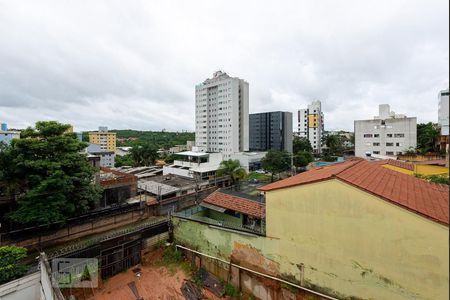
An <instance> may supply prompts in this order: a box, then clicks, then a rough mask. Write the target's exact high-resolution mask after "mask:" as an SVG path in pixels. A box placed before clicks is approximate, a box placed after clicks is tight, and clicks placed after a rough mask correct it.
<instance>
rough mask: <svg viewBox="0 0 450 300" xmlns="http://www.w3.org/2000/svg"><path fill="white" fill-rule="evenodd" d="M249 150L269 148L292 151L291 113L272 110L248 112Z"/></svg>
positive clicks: (265, 149)
mask: <svg viewBox="0 0 450 300" xmlns="http://www.w3.org/2000/svg"><path fill="white" fill-rule="evenodd" d="M249 120H250V121H249V122H250V123H249V124H250V137H249V140H250V145H249V148H250V151H267V150H270V149H276V150H286V151H288V152H290V153H292V135H293V130H292V113H291V112H284V111H274V112H265V113H256V114H250V116H249Z"/></svg>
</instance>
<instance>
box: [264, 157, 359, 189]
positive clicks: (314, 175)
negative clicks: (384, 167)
mask: <svg viewBox="0 0 450 300" xmlns="http://www.w3.org/2000/svg"><path fill="white" fill-rule="evenodd" d="M360 161H361V160H351V161H345V162H343V163H338V164H333V165H329V166H325V167H318V168H314V169H311V170H309V171H307V172H303V173H300V174H298V175H296V176H292V177H289V178H286V179H284V180H280V181H276V182H273V183H269V184H267V185H265V186H262V187H260V188H259V190H261V191H271V190H276V189H280V188H286V187H290V186H296V185H300V184H305V183H311V182H317V181H322V180H327V179H329V178H330V177H332V176H334V175H336V174H339V173H340V172H342V171H343V170H345V169H347V168H349V167H351V166H353V165H355V164H357V163H358V162H360Z"/></svg>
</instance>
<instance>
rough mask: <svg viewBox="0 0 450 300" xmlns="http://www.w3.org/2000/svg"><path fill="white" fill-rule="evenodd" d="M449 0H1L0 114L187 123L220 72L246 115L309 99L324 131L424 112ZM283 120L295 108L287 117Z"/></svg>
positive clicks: (425, 117) (436, 75)
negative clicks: (384, 107)
mask: <svg viewBox="0 0 450 300" xmlns="http://www.w3.org/2000/svg"><path fill="white" fill-rule="evenodd" d="M448 5H449V4H448V1H446V0H436V1H424V0H419V1H414V2H410V1H400V0H397V1H388V0H385V1H350V0H348V1H339V2H337V1H331V0H330V1H320V2H317V1H301V2H298V1H264V2H260V1H230V0H228V1H206V0H203V1H195V2H191V1H181V0H180V1H137V0H136V1H128V2H123V1H13V0H10V1H8V0H5V1H0V45H1V46H0V120H1V121H6V122H8V123H9V124H10V127H25V126H28V125H32V124H33V123H34V122H35V121H37V120H43V119H57V120H60V121H62V122H69V123H71V124H73V125H74V126H75V129H76V130H89V129H95V128H97V126H99V125H107V126H109V127H110V128H136V129H146V130H160V129H162V128H166V129H168V130H193V128H194V86H195V84H197V83H199V82H202V81H203V80H204V79H205V78H207V77H210V76H211V74H212V73H213V72H214V71H216V70H218V69H222V70H224V71H226V72H228V73H229V74H230V75H232V76H238V77H240V78H244V79H246V80H247V81H248V82H249V83H250V111H251V112H259V111H269V110H288V111H292V112H296V110H297V109H299V108H302V107H304V106H306V105H307V103H308V102H310V101H312V100H315V99H320V100H322V105H323V108H324V110H325V114H326V115H325V119H326V128H327V129H348V130H351V129H352V127H353V120H354V119H364V118H368V117H371V116H373V115H376V114H377V105H378V104H379V103H389V104H391V107H392V109H393V110H394V111H396V112H398V113H405V114H407V115H414V116H417V117H418V119H419V121H422V122H424V121H436V119H437V93H438V91H439V90H441V89H444V88H447V87H448V85H449V80H448V72H449V69H448V66H449V54H448V52H449V49H448V43H449V40H448V37H449V32H448V25H449V24H448V21H449V15H448ZM294 115H295V113H294Z"/></svg>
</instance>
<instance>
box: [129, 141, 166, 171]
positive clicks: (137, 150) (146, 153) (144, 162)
mask: <svg viewBox="0 0 450 300" xmlns="http://www.w3.org/2000/svg"><path fill="white" fill-rule="evenodd" d="M157 151H158V150H157V149H156V148H155V147H154V146H153V145H152V144H150V143H144V144H137V145H134V146H133V148H131V150H130V153H131V157H132V158H133V160H134V165H135V166H151V165H154V164H155V160H156V159H157V158H158V156H159V155H158V152H157Z"/></svg>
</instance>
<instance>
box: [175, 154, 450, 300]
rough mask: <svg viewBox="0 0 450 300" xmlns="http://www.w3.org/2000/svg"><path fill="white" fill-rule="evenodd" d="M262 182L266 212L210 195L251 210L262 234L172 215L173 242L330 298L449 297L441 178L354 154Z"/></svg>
mask: <svg viewBox="0 0 450 300" xmlns="http://www.w3.org/2000/svg"><path fill="white" fill-rule="evenodd" d="M259 189H260V191H261V192H263V193H264V196H265V197H264V204H265V206H264V210H263V209H262V207H259V208H257V209H255V208H250V207H246V206H245V205H243V204H239V201H236V200H234V199H233V198H232V197H231V198H229V197H228V198H227V197H224V196H223V195H221V194H220V193H216V194H215V195H214V194H212V196H210V197H208V198H210V200H208V202H209V204H212V205H216V206H220V207H227V209H235V211H237V210H245V211H246V212H248V213H250V212H252V213H253V215H254V216H255V217H256V216H257V217H260V218H262V219H261V220H262V223H261V224H262V226H264V224H265V230H264V234H263V235H259V236H253V237H246V236H245V235H241V234H239V233H238V232H227V233H224V232H223V231H222V230H218V229H214V228H215V227H214V228H213V227H211V226H208V225H206V224H192V223H191V224H189V223H188V222H178V221H175V222H174V224H175V225H174V235H175V239H176V241H177V243H180V244H183V243H185V244H187V245H190V246H195V248H196V249H197V251H200V252H202V253H205V254H207V255H211V256H216V257H220V258H221V259H223V260H230V261H234V262H238V263H239V264H241V265H244V266H245V267H246V268H248V269H252V270H257V271H258V272H260V273H265V274H269V275H270V276H274V277H278V278H285V279H288V280H289V281H290V282H296V283H297V284H299V285H301V286H303V287H305V288H308V289H311V290H315V291H320V292H322V293H325V294H327V295H329V296H331V297H334V298H337V299H343V298H345V299H350V298H352V299H448V293H449V269H448V264H449V230H448V225H449V211H448V210H449V205H448V203H449V200H448V197H449V187H448V185H441V184H433V183H429V182H427V181H425V180H422V179H419V178H416V177H414V176H410V175H407V174H404V173H401V172H397V171H394V170H391V169H389V168H386V167H384V166H383V164H379V163H376V162H370V161H366V160H363V159H353V160H349V161H345V162H342V163H338V164H334V165H330V166H325V167H319V168H315V169H312V170H310V171H307V172H303V173H300V174H298V175H296V176H293V177H289V178H287V179H284V180H280V181H277V182H273V183H270V184H268V185H265V186H263V187H261V188H259ZM208 202H206V203H208ZM261 204H262V203H261ZM244 207H245V208H244ZM256 212H258V213H256ZM261 285H264V282H263V281H261ZM257 296H258V295H257ZM260 296H261V297H260ZM258 297H260V298H261V299H269V298H265V297H264V293H261V294H260V295H259V296H258Z"/></svg>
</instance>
